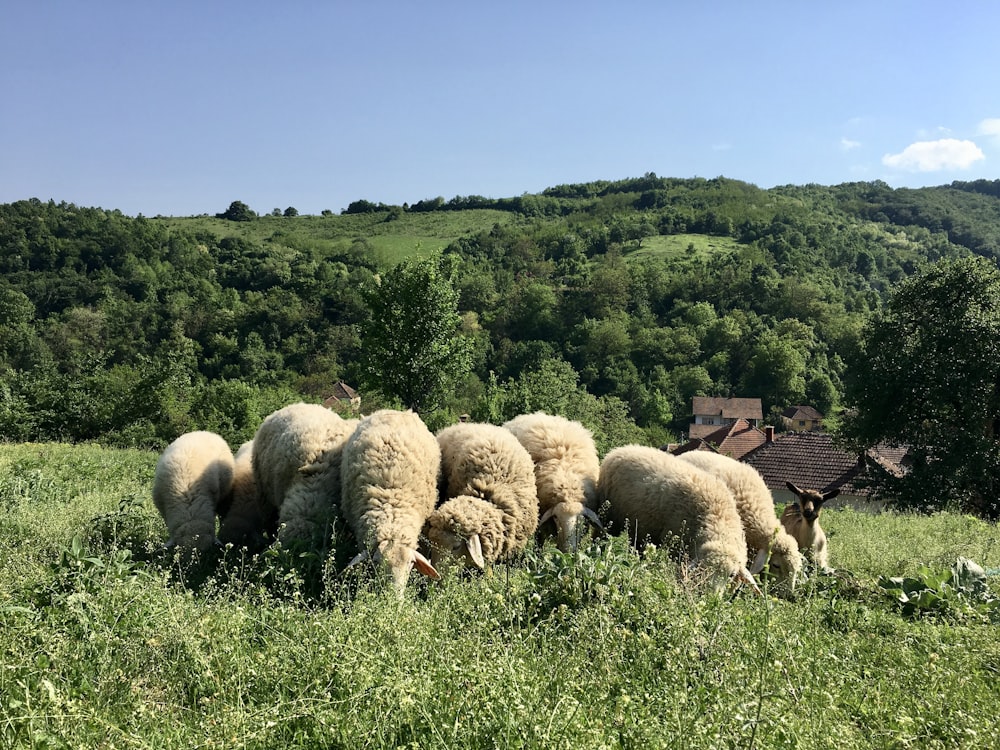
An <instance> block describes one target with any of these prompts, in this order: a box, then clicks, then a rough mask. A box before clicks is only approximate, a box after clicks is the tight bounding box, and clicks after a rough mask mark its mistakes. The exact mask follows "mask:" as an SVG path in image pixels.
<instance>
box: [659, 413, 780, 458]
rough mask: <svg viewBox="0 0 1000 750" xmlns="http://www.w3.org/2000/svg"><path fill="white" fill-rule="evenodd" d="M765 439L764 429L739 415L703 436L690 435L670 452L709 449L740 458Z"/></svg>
mask: <svg viewBox="0 0 1000 750" xmlns="http://www.w3.org/2000/svg"><path fill="white" fill-rule="evenodd" d="M765 429H766V430H770V429H772V428H770V427H768V428H765ZM766 441H767V433H765V431H764V430H761V429H759V428H757V427H754V426H753V425H752V424H750V423H749V422H748V421H747V420H746V419H744V418H743V417H740V418H739V419H737V420H736V421H735V422H733V423H732V424H728V425H724V426H722V427H717V428H716V429H715V431H714V432H710V433H708V434H707V435H705V436H704V437H692V438H691V439H690V440H688V441H687V442H686V443H684V444H683V445H680V446H678V447H677V448H674V449H673V451H672V452H673V453H674V454H681V453H687V452H688V451H694V450H709V451H715V452H716V453H721V454H722V455H724V456H731V457H732V458H735V459H736V460H740V459H741V458H743V456H745V455H746V454H747V453H749V452H750V451H752V450H753V449H754V448H757V447H759V446H761V445H763V444H764V443H765V442H766Z"/></svg>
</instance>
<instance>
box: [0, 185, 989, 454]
mask: <svg viewBox="0 0 1000 750" xmlns="http://www.w3.org/2000/svg"><path fill="white" fill-rule="evenodd" d="M213 208H219V209H224V208H225V207H221V206H220V207H213ZM969 256H981V257H984V258H987V259H990V260H991V261H994V262H995V261H996V260H997V258H998V257H1000V180H998V181H993V182H990V181H976V182H968V183H963V182H956V183H952V184H950V185H945V186H940V187H931V188H922V189H893V188H891V187H889V186H888V185H886V184H885V183H882V182H877V181H876V182H857V183H847V184H841V185H836V186H820V185H804V186H791V185H789V186H783V187H776V188H772V189H768V190H764V189H760V188H758V187H755V186H754V185H751V184H747V183H744V182H740V181H736V180H731V179H726V178H716V179H701V178H697V179H675V178H663V177H658V176H657V175H655V174H652V173H649V174H646V175H644V176H642V177H639V178H631V179H624V180H618V181H598V182H593V183H586V184H573V185H558V186H555V187H552V188H549V189H547V190H544V191H543V192H541V193H539V194H524V195H521V196H517V197H513V198H507V199H491V198H484V197H481V196H465V197H463V196H456V197H455V198H453V199H450V200H445V199H444V198H440V197H438V198H432V199H421V200H419V201H416V202H414V203H413V204H412V205H410V204H404V205H402V206H396V205H385V204H382V203H378V202H373V201H369V200H358V201H355V202H353V203H351V204H350V206H348V208H347V209H345V210H344V211H342V212H341V213H339V214H335V213H333V212H332V211H324V212H323V213H322V215H319V216H308V215H299V213H298V211H296V210H295V209H294V208H293V207H288V208H287V209H284V210H279V209H275V210H274V211H271V212H270V213H261V214H258V213H257V212H256V211H254V210H252V209H251V208H250V207H248V206H246V205H245V204H242V203H241V202H239V201H234V202H233V204H232V205H231V206H230V207H229V210H228V211H226V210H223V211H221V212H220V213H218V214H216V213H206V214H203V215H201V216H192V217H164V216H157V217H145V216H136V217H130V216H126V215H124V214H122V213H121V212H120V211H118V210H115V209H113V208H108V207H105V208H100V207H81V206H76V205H73V204H70V203H65V202H56V201H54V200H48V201H43V200H39V199H36V198H32V199H27V200H22V201H17V202H15V203H10V204H6V205H0V439H2V440H6V441H13V442H24V441H49V440H54V441H70V442H78V441H97V442H100V443H103V444H106V445H113V446H118V447H145V448H154V449H155V448H162V447H163V446H165V445H166V444H167V443H169V442H170V441H171V440H173V439H174V438H175V437H177V436H178V435H179V434H181V433H183V432H185V431H189V430H192V429H209V430H213V431H216V432H219V433H220V434H222V435H223V436H224V437H225V438H226V439H227V440H228V441H229V442H230V443H231V444H233V445H238V444H239V443H240V442H242V441H243V440H246V439H249V438H250V437H252V435H253V432H254V430H255V429H256V426H257V425H258V424H259V423H260V421H261V419H262V418H263V417H264V416H266V415H267V414H268V413H270V412H271V411H273V410H274V409H276V408H278V407H280V406H282V405H284V404H287V403H289V402H291V401H294V400H303V399H304V400H311V401H319V400H322V399H324V398H326V397H327V396H329V395H330V393H331V389H332V386H333V384H334V383H336V382H337V381H344V382H346V383H349V384H350V385H352V386H353V387H355V388H357V389H358V390H359V392H360V393H361V394H362V404H363V406H362V408H363V409H364V410H365V411H368V410H371V409H373V408H376V407H378V406H382V405H394V404H400V399H399V394H398V392H397V391H393V389H391V388H388V387H385V386H386V383H385V382H384V381H383V380H380V378H379V376H378V374H377V372H376V371H375V370H373V369H372V367H371V364H372V363H371V357H370V356H368V357H366V352H371V351H374V350H377V349H378V346H377V345H382V346H384V344H385V342H384V341H382V342H376V341H374V340H373V339H372V337H374V336H377V335H379V334H377V332H376V331H375V330H374V329H373V327H372V322H373V316H374V311H373V304H375V303H377V301H378V296H377V289H378V287H379V284H380V283H381V280H382V279H383V278H385V277H386V276H387V275H388V274H391V272H392V271H393V269H394V268H396V267H398V265H399V263H400V262H401V261H404V260H406V259H411V260H413V259H430V261H432V262H433V264H434V268H435V269H436V271H435V273H437V274H438V277H437V278H438V281H441V280H443V282H444V283H445V284H446V286H447V287H448V289H450V290H453V292H454V300H455V303H454V306H455V313H456V314H457V318H456V326H455V330H454V332H453V334H452V335H453V337H454V338H455V339H456V340H459V341H460V342H461V344H462V346H461V347H460V348H461V352H462V357H463V359H462V367H459V368H457V369H456V372H455V373H454V374H455V378H454V379H453V380H452V381H451V382H449V383H448V387H447V390H446V393H445V394H444V396H443V397H442V398H439V399H430V400H427V401H426V402H425V406H426V412H425V413H424V414H423V416H424V417H425V419H426V420H427V421H428V424H429V425H431V426H432V427H433V426H440V425H443V424H447V423H450V422H452V421H454V420H455V419H456V418H457V416H458V415H459V414H463V413H468V414H471V415H473V416H474V417H476V418H479V419H484V420H487V419H489V420H493V419H500V418H508V417H509V416H512V415H513V414H516V413H520V412H522V411H526V410H533V409H549V410H553V411H559V412H561V413H564V414H567V415H568V416H572V417H574V418H578V419H582V420H583V421H585V423H587V424H588V425H589V426H591V427H592V428H593V429H594V431H595V436H596V437H597V438H598V440H599V443H601V445H602V447H605V448H606V447H608V446H610V445H613V444H615V443H620V442H623V441H625V440H629V439H636V440H641V441H643V442H647V443H650V444H662V443H664V442H668V441H673V440H677V439H679V438H680V437H682V436H683V433H684V431H685V428H686V424H687V423H688V422H689V421H690V404H691V398H692V397H693V396H695V395H708V396H715V395H718V396H740V397H759V398H761V399H762V402H763V404H764V410H765V417H766V418H770V419H771V420H773V419H774V417H775V416H776V414H777V413H779V412H780V411H781V410H782V409H784V408H785V407H787V406H789V405H795V404H809V405H812V406H814V407H816V408H817V409H818V410H819V411H820V412H821V413H824V414H826V415H828V416H829V417H830V418H831V420H833V422H834V423H835V422H836V417H837V414H838V412H839V411H840V409H841V407H842V405H843V397H844V388H845V379H846V377H847V367H848V365H847V363H848V362H849V361H850V359H851V357H852V356H853V355H854V354H855V353H856V351H857V348H858V345H859V336H860V332H861V330H862V327H863V325H864V323H865V321H866V320H867V319H868V318H869V316H870V315H871V314H872V313H874V312H876V311H878V310H879V309H880V308H881V306H882V305H883V304H884V302H885V299H886V295H887V294H888V293H889V291H890V290H891V289H893V288H894V287H896V286H897V285H898V284H900V283H901V282H903V281H904V280H906V279H908V278H910V277H912V276H913V275H914V274H916V273H917V272H918V271H919V270H920V269H922V268H924V267H926V266H927V265H928V264H931V263H933V262H936V261H939V260H942V259H959V258H965V257H969ZM373 290H374V291H373ZM407 325H411V326H418V327H419V326H420V325H421V320H420V319H419V318H416V319H413V320H409V321H408V323H407ZM396 333H397V334H399V331H397V332H396ZM404 334H405V331H404ZM381 335H383V336H384V335H386V334H385V333H384V332H383V334H381ZM383 376H384V372H383ZM402 405H404V406H405V405H410V404H402Z"/></svg>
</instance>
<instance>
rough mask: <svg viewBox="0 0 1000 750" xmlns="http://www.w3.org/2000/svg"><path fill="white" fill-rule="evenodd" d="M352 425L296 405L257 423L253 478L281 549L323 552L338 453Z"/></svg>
mask: <svg viewBox="0 0 1000 750" xmlns="http://www.w3.org/2000/svg"><path fill="white" fill-rule="evenodd" d="M353 427H354V425H353V423H352V422H351V421H348V420H344V419H342V418H341V417H340V416H338V415H337V414H336V413H335V412H332V411H330V410H329V409H327V408H326V407H324V406H321V405H319V404H307V403H295V404H290V405H288V406H285V407H284V408H281V409H278V410H277V411H275V412H273V413H272V414H270V415H268V417H267V418H266V419H265V420H264V421H263V422H262V423H261V425H260V427H258V428H257V433H256V434H255V435H254V439H253V450H252V458H251V464H252V466H253V477H254V481H255V483H256V485H257V492H258V493H260V499H261V503H262V505H263V506H264V508H265V511H266V513H269V514H271V515H273V514H275V513H276V514H277V523H276V525H277V539H278V541H280V542H281V543H282V544H286V545H287V544H300V543H301V544H306V545H309V546H319V547H322V546H324V545H325V544H327V543H328V542H329V541H330V532H331V524H332V523H333V522H334V521H335V519H336V516H337V510H338V506H339V503H340V485H341V481H340V468H341V451H342V450H343V447H344V444H345V443H346V442H347V438H348V437H349V436H350V434H351V432H352V431H353Z"/></svg>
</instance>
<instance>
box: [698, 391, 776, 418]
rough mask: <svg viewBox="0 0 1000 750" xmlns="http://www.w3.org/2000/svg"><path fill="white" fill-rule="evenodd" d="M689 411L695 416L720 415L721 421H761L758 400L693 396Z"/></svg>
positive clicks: (762, 413) (761, 416)
mask: <svg viewBox="0 0 1000 750" xmlns="http://www.w3.org/2000/svg"><path fill="white" fill-rule="evenodd" d="M691 411H692V413H694V414H695V415H722V417H723V419H738V418H739V417H743V418H744V419H763V418H764V412H763V407H762V406H761V404H760V399H759V398H714V397H708V396H695V397H694V398H692V399H691Z"/></svg>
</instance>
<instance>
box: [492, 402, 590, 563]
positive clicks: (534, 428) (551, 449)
mask: <svg viewBox="0 0 1000 750" xmlns="http://www.w3.org/2000/svg"><path fill="white" fill-rule="evenodd" d="M503 426H504V427H505V428H506V429H508V430H510V431H511V432H512V433H513V434H514V437H516V438H517V439H518V441H519V442H520V443H521V445H523V446H524V447H525V449H527V451H528V454H529V455H530V456H531V460H532V461H534V463H535V487H536V488H537V491H538V509H539V511H540V512H541V514H542V517H541V519H540V520H539V522H538V525H539V527H541V526H542V525H543V524H544V523H545V522H546V521H548V520H549V519H550V518H551V519H553V520H554V521H555V525H556V544H557V546H558V547H559V549H560V550H562V551H563V552H571V551H574V550H576V548H577V546H579V543H580V539H581V537H582V535H583V534H584V532H585V531H586V527H585V526H584V525H583V524H581V520H582V519H586V520H587V521H589V522H590V523H592V524H593V525H594V526H596V527H597V528H600V527H601V522H600V520H599V519H598V517H597V514H596V513H595V512H594V511H595V510H596V509H597V478H598V474H599V473H600V468H601V462H600V459H599V458H598V456H597V448H596V446H595V445H594V438H593V436H592V435H591V434H590V430H588V429H587V428H586V427H584V426H583V425H582V424H580V423H579V422H574V421H571V420H569V419H566V418H565V417H561V416H558V415H550V414H545V413H544V412H535V413H533V414H522V415H520V416H517V417H514V418H513V419H511V420H510V421H509V422H507V423H505V424H504V425H503ZM581 526H583V528H581Z"/></svg>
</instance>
